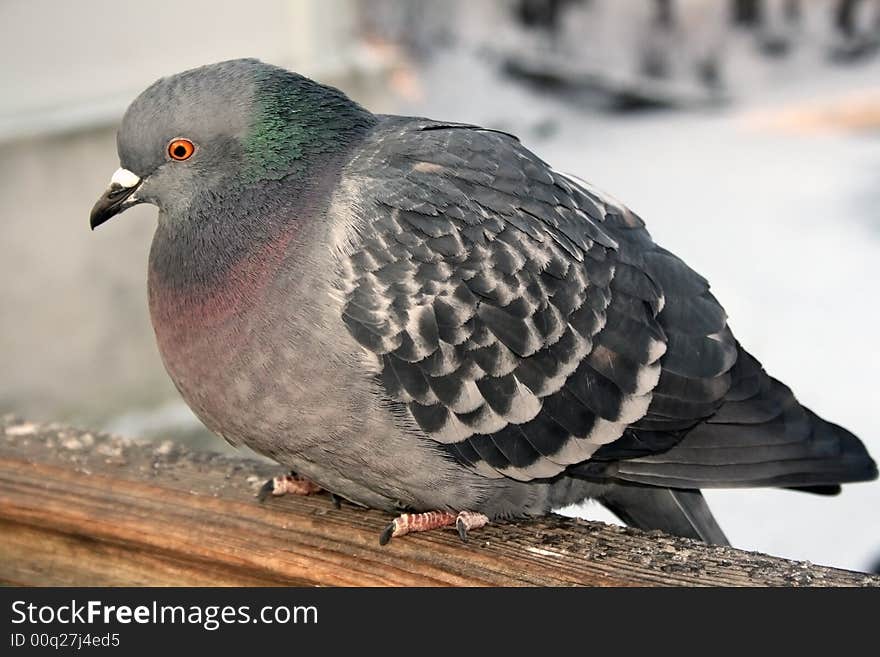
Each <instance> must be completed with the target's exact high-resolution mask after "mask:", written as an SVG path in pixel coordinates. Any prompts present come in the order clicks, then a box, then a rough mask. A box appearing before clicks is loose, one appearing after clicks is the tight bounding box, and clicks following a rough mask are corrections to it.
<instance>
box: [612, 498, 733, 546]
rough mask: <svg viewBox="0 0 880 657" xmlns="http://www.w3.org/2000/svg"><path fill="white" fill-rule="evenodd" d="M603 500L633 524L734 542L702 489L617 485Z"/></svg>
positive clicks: (706, 539)
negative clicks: (722, 527)
mask: <svg viewBox="0 0 880 657" xmlns="http://www.w3.org/2000/svg"><path fill="white" fill-rule="evenodd" d="M599 501H600V502H601V503H602V504H603V505H604V506H605V507H606V508H607V509H608V510H609V511H611V512H612V513H613V514H614V515H616V516H617V517H618V518H620V519H621V520H622V521H623V522H625V523H626V524H627V525H630V526H631V527H638V528H640V529H660V530H662V531H665V532H667V533H669V534H675V535H677V536H684V537H686V538H693V539H696V540H699V541H704V542H706V543H712V544H714V545H730V543H729V542H728V540H727V537H726V536H725V535H724V532H723V531H721V527H719V526H718V523H717V522H715V518H714V517H713V516H712V512H711V511H710V510H709V505H708V504H706V500H705V499H703V495H702V493H700V491H699V490H692V489H684V488H657V487H654V486H638V485H629V484H613V485H611V486H609V487H608V489H607V491H606V492H605V493H604V494H603V496H602V497H601V498H599Z"/></svg>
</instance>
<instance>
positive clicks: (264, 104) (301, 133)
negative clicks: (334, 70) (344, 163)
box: [244, 68, 376, 182]
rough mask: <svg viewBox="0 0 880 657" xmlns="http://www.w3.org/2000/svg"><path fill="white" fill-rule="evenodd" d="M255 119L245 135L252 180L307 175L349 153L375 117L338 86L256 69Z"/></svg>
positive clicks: (270, 70) (249, 175)
mask: <svg viewBox="0 0 880 657" xmlns="http://www.w3.org/2000/svg"><path fill="white" fill-rule="evenodd" d="M254 104H255V107H254V112H255V117H254V121H253V123H252V124H251V128H250V131H249V132H248V134H247V136H246V137H245V140H244V150H245V157H246V161H247V165H246V168H245V178H246V179H247V181H248V182H254V181H258V180H280V179H281V178H285V177H287V176H290V175H297V174H304V173H305V172H306V171H307V170H308V169H310V168H311V167H313V166H314V165H315V164H316V163H317V162H316V161H319V160H321V159H323V158H322V157H321V156H322V155H329V156H332V155H334V154H337V153H343V152H345V151H346V150H347V149H348V148H349V147H350V146H351V145H352V144H353V143H354V142H356V141H357V140H359V139H360V137H361V136H362V135H363V134H364V133H365V132H366V131H367V130H368V129H369V128H370V127H371V126H373V125H374V124H375V123H376V118H375V117H374V116H373V115H372V114H371V113H370V112H368V111H367V110H365V109H364V108H363V107H361V106H360V105H358V104H357V103H355V102H354V101H352V100H350V99H349V98H347V97H346V96H345V95H343V94H342V93H341V92H340V91H338V90H337V89H334V88H332V87H326V86H323V85H320V84H317V83H316V82H313V81H311V80H309V79H307V78H304V77H302V76H300V75H297V74H295V73H291V72H289V71H285V70H283V69H275V68H271V69H264V70H261V71H259V72H258V73H257V80H256V94H255V100H254Z"/></svg>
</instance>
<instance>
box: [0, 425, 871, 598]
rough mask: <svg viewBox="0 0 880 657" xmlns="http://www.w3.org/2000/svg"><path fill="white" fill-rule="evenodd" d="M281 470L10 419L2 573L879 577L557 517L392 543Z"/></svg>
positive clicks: (351, 582)
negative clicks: (299, 493) (277, 487)
mask: <svg viewBox="0 0 880 657" xmlns="http://www.w3.org/2000/svg"><path fill="white" fill-rule="evenodd" d="M279 473H280V468H278V467H277V466H273V465H272V464H268V463H265V462H260V461H255V460H247V459H242V458H230V457H227V456H221V455H218V454H209V453H205V452H190V451H188V450H186V449H185V448H183V447H181V446H178V445H175V444H173V443H170V442H164V443H160V444H157V443H142V442H137V441H133V440H130V439H126V438H122V437H119V436H106V435H100V434H96V433H88V432H83V431H77V430H74V429H70V428H68V427H63V426H59V425H38V424H34V423H30V422H24V421H21V420H17V419H15V418H12V417H5V418H3V420H2V421H0V535H2V536H3V540H2V541H0V582H3V583H8V584H25V585H44V586H46V585H66V586H76V585H80V586H82V585H131V586H143V585H158V586H212V585H232V586H237V585H259V586H262V585H306V586H312V585H315V586H435V585H452V586H481V585H495V586H520V585H539V586H571V585H586V586H657V585H665V586H804V585H819V586H878V585H880V578H878V577H875V576H871V575H866V574H863V573H855V572H850V571H844V570H837V569H832V568H824V567H821V566H815V565H812V564H809V563H806V562H792V561H787V560H784V559H779V558H776V557H770V556H766V555H763V554H757V553H749V552H743V551H740V550H734V549H731V548H722V547H711V546H706V545H703V544H701V543H697V542H693V541H689V540H686V539H680V538H676V537H671V536H666V535H663V534H660V533H658V532H642V531H638V530H632V529H624V528H620V527H615V526H611V525H605V524H603V523H595V522H585V521H579V520H571V519H567V518H562V517H559V516H551V517H548V518H545V519H542V520H539V521H532V522H522V523H516V524H514V523H505V524H493V525H490V526H488V527H486V528H484V529H481V530H479V531H478V532H475V533H474V534H473V535H472V539H471V541H470V542H469V543H467V544H462V543H461V542H460V541H459V539H458V536H457V534H456V533H455V532H454V530H438V531H434V532H429V533H426V534H419V535H410V536H406V537H403V538H400V539H395V540H393V541H392V542H391V543H390V544H389V545H387V546H385V547H380V546H379V542H378V537H379V534H380V532H381V531H382V529H383V528H384V527H385V526H386V525H387V523H388V522H389V520H390V517H389V516H387V515H386V514H383V513H380V512H378V511H368V510H363V509H359V508H355V507H353V506H350V505H343V508H342V509H338V510H337V509H334V508H333V505H332V504H331V502H330V500H329V498H328V497H327V496H326V495H315V496H310V497H283V498H271V499H270V500H268V501H267V502H266V503H264V504H259V503H258V502H257V501H256V499H255V493H256V490H257V489H258V488H259V486H260V484H261V483H262V482H263V481H264V480H266V479H268V478H269V477H271V476H273V475H275V474H279Z"/></svg>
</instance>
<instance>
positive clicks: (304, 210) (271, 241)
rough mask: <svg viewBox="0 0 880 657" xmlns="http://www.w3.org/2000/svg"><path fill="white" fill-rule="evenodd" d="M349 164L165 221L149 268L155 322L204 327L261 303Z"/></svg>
mask: <svg viewBox="0 0 880 657" xmlns="http://www.w3.org/2000/svg"><path fill="white" fill-rule="evenodd" d="M345 159H347V158H341V157H339V156H334V157H328V158H321V160H320V161H319V162H313V165H312V170H311V171H310V176H309V178H308V179H305V178H301V177H294V178H285V179H284V180H277V181H275V180H272V181H263V182H261V183H259V184H256V185H252V186H248V187H246V188H241V189H230V190H227V192H226V193H225V194H224V196H222V197H218V196H215V195H211V196H209V197H206V198H203V199H200V200H199V202H198V203H194V204H193V205H192V206H190V208H189V210H188V211H187V213H186V216H181V217H178V216H174V217H172V216H167V215H166V216H163V217H160V220H159V225H158V227H157V229H156V233H155V235H154V237H153V244H152V248H151V250H150V266H149V288H150V290H149V291H150V310H151V313H152V315H153V320H154V323H156V324H160V325H162V326H164V327H166V328H171V327H173V326H176V327H178V328H179V329H180V330H182V331H188V330H191V329H195V328H200V326H198V325H199V324H205V326H201V328H204V327H207V325H208V324H210V323H211V322H215V321H216V322H221V323H222V322H224V321H225V320H226V319H227V318H228V317H231V316H233V315H236V314H239V313H241V312H242V311H243V310H244V309H245V307H246V306H247V304H249V303H252V302H253V301H254V300H255V299H257V298H259V296H260V294H261V289H263V288H264V287H265V286H266V285H268V284H270V283H271V282H272V281H273V280H274V278H275V276H276V275H277V273H278V269H279V267H280V265H281V261H282V259H283V258H285V257H286V256H287V255H288V254H289V253H290V251H291V250H292V249H295V248H297V245H298V244H300V243H301V242H303V241H306V240H307V235H308V234H310V233H311V230H310V227H312V226H313V225H314V224H315V223H316V222H322V221H324V217H325V213H326V211H327V206H328V205H329V202H330V197H331V194H332V189H333V187H334V186H335V184H336V182H337V181H338V179H339V175H340V172H341V169H342V166H343V165H344V161H345ZM174 332H176V330H175V331H174Z"/></svg>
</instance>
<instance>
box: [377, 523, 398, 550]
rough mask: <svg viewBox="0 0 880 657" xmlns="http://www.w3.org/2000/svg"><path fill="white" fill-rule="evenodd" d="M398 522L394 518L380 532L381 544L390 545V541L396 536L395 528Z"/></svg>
mask: <svg viewBox="0 0 880 657" xmlns="http://www.w3.org/2000/svg"><path fill="white" fill-rule="evenodd" d="M396 522H397V521H396V520H392V521H391V523H390V524H389V525H388V526H387V527H386V528H385V529H384V530H383V531H382V533H381V534H379V545H388V541H390V540H391V537H392V536H394V530H395V529H396V528H397V525H396Z"/></svg>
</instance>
